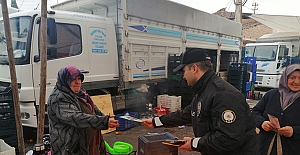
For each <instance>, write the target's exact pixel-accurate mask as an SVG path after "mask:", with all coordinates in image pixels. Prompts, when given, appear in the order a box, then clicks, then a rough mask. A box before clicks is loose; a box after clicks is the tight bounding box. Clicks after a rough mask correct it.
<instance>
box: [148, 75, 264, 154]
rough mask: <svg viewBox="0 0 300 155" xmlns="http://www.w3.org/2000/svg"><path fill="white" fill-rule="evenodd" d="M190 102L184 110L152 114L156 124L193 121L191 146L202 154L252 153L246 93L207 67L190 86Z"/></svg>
mask: <svg viewBox="0 0 300 155" xmlns="http://www.w3.org/2000/svg"><path fill="white" fill-rule="evenodd" d="M192 90H193V91H194V92H195V94H196V95H195V96H194V98H193V101H192V103H191V104H190V105H189V106H187V107H186V108H184V109H183V110H180V111H177V112H173V113H171V114H168V115H164V116H161V117H159V118H153V120H154V121H153V124H154V126H155V127H159V126H178V125H187V124H192V126H193V131H194V135H195V137H194V138H193V140H192V142H191V147H192V149H193V150H195V151H199V152H201V154H202V155H255V154H257V151H258V150H257V141H256V139H257V138H256V132H255V123H254V119H253V116H252V114H251V112H250V109H249V105H248V104H247V102H246V99H245V96H244V95H243V94H242V93H240V92H239V91H238V90H237V89H236V88H234V87H233V86H232V85H231V84H229V83H228V82H226V81H224V80H223V79H221V78H220V77H218V76H216V75H215V73H214V72H213V71H207V72H206V73H205V74H204V75H203V76H202V77H201V78H200V79H199V81H198V82H197V83H196V84H195V86H193V88H192Z"/></svg>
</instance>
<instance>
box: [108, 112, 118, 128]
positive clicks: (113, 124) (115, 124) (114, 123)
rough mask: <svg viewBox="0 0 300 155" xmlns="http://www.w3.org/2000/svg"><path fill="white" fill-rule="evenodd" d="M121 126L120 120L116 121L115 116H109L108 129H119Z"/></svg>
mask: <svg viewBox="0 0 300 155" xmlns="http://www.w3.org/2000/svg"><path fill="white" fill-rule="evenodd" d="M119 125H120V124H119V121H118V120H115V116H114V115H110V116H109V119H108V127H109V128H116V127H118V126H119Z"/></svg>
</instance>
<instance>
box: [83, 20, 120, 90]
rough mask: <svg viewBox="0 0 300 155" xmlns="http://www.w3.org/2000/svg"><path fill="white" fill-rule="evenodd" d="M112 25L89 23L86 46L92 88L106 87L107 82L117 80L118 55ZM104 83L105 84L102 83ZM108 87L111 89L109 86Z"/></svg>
mask: <svg viewBox="0 0 300 155" xmlns="http://www.w3.org/2000/svg"><path fill="white" fill-rule="evenodd" d="M115 36H116V34H115V30H114V25H113V24H112V25H110V26H106V25H105V24H101V23H97V24H94V25H93V23H90V27H88V28H87V37H88V40H87V45H88V50H86V51H85V52H87V53H88V54H89V59H90V61H89V62H90V75H91V82H93V85H92V87H96V86H97V87H107V86H104V85H107V84H108V81H116V80H117V79H118V55H117V45H116V37H115ZM104 81H106V82H105V83H103V82H104ZM109 85H110V86H108V87H113V86H112V85H111V84H109Z"/></svg>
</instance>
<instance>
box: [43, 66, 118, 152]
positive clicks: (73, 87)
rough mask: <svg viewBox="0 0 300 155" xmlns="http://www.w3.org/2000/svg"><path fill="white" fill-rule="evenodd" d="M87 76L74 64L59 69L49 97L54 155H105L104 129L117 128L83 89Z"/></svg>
mask: <svg viewBox="0 0 300 155" xmlns="http://www.w3.org/2000/svg"><path fill="white" fill-rule="evenodd" d="M83 80H84V75H83V74H82V73H81V72H80V71H79V70H78V69H77V68H76V67H73V66H67V67H64V68H62V69H60V70H59V71H58V76H57V83H56V86H55V87H54V89H53V91H52V93H51V95H50V97H49V100H48V105H47V106H48V109H47V112H48V116H49V123H50V141H51V145H52V154H54V155H106V148H105V146H104V141H103V138H102V135H101V130H105V129H108V128H114V127H117V126H118V125H119V124H118V121H117V120H114V119H113V116H108V115H107V116H105V115H104V114H103V113H102V112H101V111H99V109H98V108H97V107H96V105H95V104H94V103H93V101H92V100H91V98H90V96H89V95H88V94H87V92H86V91H85V90H84V89H83V88H81V84H82V82H83Z"/></svg>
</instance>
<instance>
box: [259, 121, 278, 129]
mask: <svg viewBox="0 0 300 155" xmlns="http://www.w3.org/2000/svg"><path fill="white" fill-rule="evenodd" d="M261 127H262V128H263V129H264V130H265V131H272V130H276V129H275V128H274V126H273V124H272V123H271V122H270V121H264V122H263V123H262V125H261Z"/></svg>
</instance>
